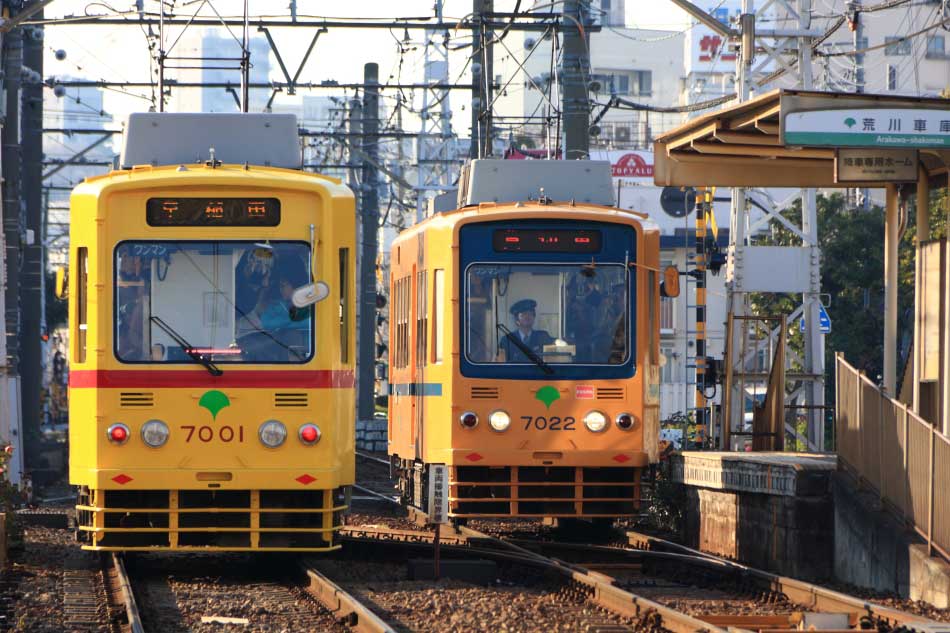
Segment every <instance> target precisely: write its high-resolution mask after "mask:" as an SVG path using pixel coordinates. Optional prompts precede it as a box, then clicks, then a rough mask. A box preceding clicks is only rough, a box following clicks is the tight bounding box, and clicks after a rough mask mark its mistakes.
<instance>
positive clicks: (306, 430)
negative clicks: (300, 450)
mask: <svg viewBox="0 0 950 633" xmlns="http://www.w3.org/2000/svg"><path fill="white" fill-rule="evenodd" d="M321 435H322V433H320V427H318V426H317V425H316V424H304V425H303V426H302V427H300V430H299V431H298V432H297V437H299V438H300V441H301V442H303V443H304V444H307V445H308V446H309V445H312V444H316V443H317V442H319V441H320V436H321Z"/></svg>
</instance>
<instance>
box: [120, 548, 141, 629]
mask: <svg viewBox="0 0 950 633" xmlns="http://www.w3.org/2000/svg"><path fill="white" fill-rule="evenodd" d="M112 566H113V567H115V573H116V580H117V582H118V583H119V591H120V593H121V598H122V604H123V605H125V614H126V617H127V618H128V620H129V629H130V630H131V632H132V633H145V627H143V626H142V616H141V614H140V613H139V607H138V604H136V602H135V594H134V593H132V583H131V581H130V580H129V574H128V572H126V570H125V561H124V560H123V558H122V556H121V555H119V554H112Z"/></svg>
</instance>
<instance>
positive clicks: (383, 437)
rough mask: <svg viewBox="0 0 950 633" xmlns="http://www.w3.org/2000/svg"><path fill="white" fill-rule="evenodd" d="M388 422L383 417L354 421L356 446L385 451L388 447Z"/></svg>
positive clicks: (362, 449) (368, 449)
mask: <svg viewBox="0 0 950 633" xmlns="http://www.w3.org/2000/svg"><path fill="white" fill-rule="evenodd" d="M388 433H389V422H388V421H387V420H385V419H376V420H357V421H356V448H357V449H359V450H361V451H375V452H378V453H385V452H386V450H387V449H388V447H389V437H388Z"/></svg>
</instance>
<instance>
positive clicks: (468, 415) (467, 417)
mask: <svg viewBox="0 0 950 633" xmlns="http://www.w3.org/2000/svg"><path fill="white" fill-rule="evenodd" d="M459 424H461V425H462V426H463V427H464V428H466V429H474V428H475V427H476V426H478V416H477V415H475V414H474V413H472V412H471V411H466V412H465V413H463V414H462V415H461V416H460V417H459Z"/></svg>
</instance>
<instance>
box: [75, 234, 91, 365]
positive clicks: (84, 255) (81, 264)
mask: <svg viewBox="0 0 950 633" xmlns="http://www.w3.org/2000/svg"><path fill="white" fill-rule="evenodd" d="M76 259H77V261H76V270H77V273H78V274H77V275H76V309H77V311H78V314H77V315H76V317H77V319H76V322H77V329H78V334H77V336H76V362H77V363H85V362H86V340H87V339H86V332H87V331H88V329H89V319H88V311H87V306H86V302H87V297H88V295H89V270H88V269H89V250H88V249H87V248H86V247H85V246H80V247H79V248H78V249H76Z"/></svg>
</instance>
